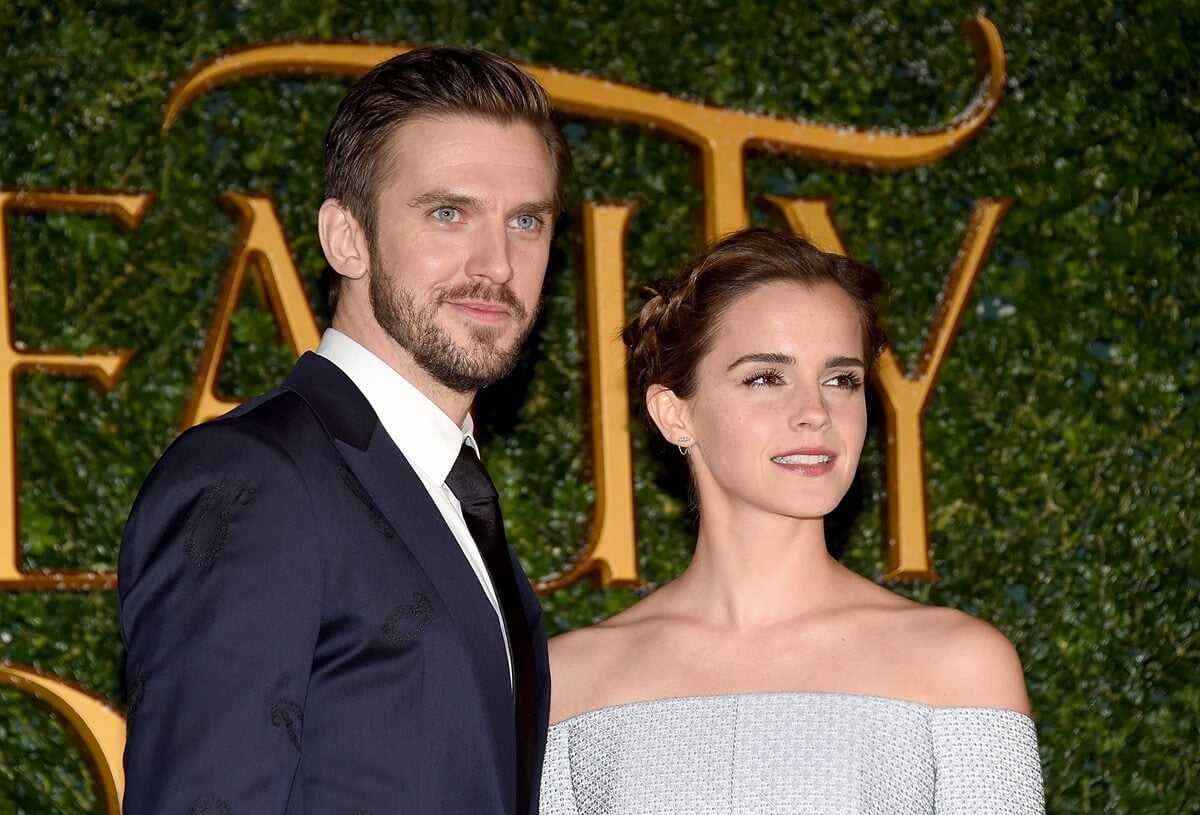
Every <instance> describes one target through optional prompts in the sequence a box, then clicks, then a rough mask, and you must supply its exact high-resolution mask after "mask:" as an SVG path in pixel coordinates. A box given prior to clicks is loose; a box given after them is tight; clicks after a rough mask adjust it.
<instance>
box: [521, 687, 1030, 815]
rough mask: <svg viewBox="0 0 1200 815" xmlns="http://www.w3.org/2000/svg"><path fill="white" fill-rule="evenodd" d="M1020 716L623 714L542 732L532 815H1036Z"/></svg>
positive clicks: (903, 706) (757, 700)
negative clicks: (535, 814)
mask: <svg viewBox="0 0 1200 815" xmlns="http://www.w3.org/2000/svg"><path fill="white" fill-rule="evenodd" d="M1044 812H1045V805H1044V803H1043V796H1042V768H1041V761H1040V759H1039V757H1038V747H1037V734H1036V732H1035V730H1034V725H1033V722H1032V721H1031V720H1030V719H1029V717H1028V716H1025V715H1023V714H1020V713H1016V712H1014V711H1010V710H996V709H992V708H962V707H957V708H942V707H930V706H928V705H923V704H918V703H916V702H906V701H901V700H898V699H887V698H882V697H877V696H854V695H847V694H837V693H763V694H738V695H727V696H689V697H681V698H676V699H662V700H655V701H648V702H634V703H631V704H624V705H617V706H614V707H608V708H602V709H600V710H593V711H590V712H587V713H582V714H580V715H578V716H575V717H573V718H571V719H567V720H565V721H563V722H560V723H558V724H556V725H554V726H553V727H551V728H550V735H549V740H548V743H547V747H546V763H545V768H544V770H543V773H542V797H541V815H668V813H670V815H676V813H689V814H694V815H717V813H721V815H731V814H732V813H737V815H784V813H787V814H788V815H793V813H795V814H797V815H818V813H820V815H826V813H828V815H917V813H921V815H929V814H930V813H936V815H968V813H969V814H970V815H984V814H985V813H988V814H990V813H996V814H997V815H1001V814H1003V815H1009V813H1013V814H1014V815H1041V814H1042V813H1044Z"/></svg>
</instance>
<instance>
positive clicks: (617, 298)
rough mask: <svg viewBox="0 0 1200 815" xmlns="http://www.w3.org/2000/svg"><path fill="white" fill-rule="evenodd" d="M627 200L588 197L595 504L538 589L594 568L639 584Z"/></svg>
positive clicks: (604, 580) (610, 582)
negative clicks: (564, 567) (571, 558)
mask: <svg viewBox="0 0 1200 815" xmlns="http://www.w3.org/2000/svg"><path fill="white" fill-rule="evenodd" d="M633 210H634V207H633V205H632V204H618V205H613V204H594V203H590V202H589V203H586V204H584V208H583V241H584V246H585V247H586V252H587V259H586V274H587V333H588V376H589V386H590V388H591V397H592V404H591V413H592V461H593V467H594V468H595V478H596V510H595V516H594V519H593V525H592V534H591V538H590V539H589V541H588V545H587V546H586V547H585V548H584V551H583V555H582V557H581V558H580V560H579V561H578V563H577V564H576V565H575V566H574V567H573V568H572V569H571V570H570V571H568V572H567V573H566V574H564V575H561V576H557V577H551V578H548V579H546V580H543V581H540V582H539V583H538V585H537V590H538V591H539V592H541V593H543V594H549V593H550V592H553V591H557V590H558V589H560V588H562V587H563V586H567V585H570V584H571V583H574V582H575V581H576V580H578V579H579V578H580V577H582V576H583V575H585V574H587V573H588V572H591V571H598V572H599V575H600V585H602V586H613V587H627V586H636V585H639V584H640V583H641V578H640V577H639V576H638V570H637V538H636V532H635V531H634V517H635V512H634V502H633V457H632V454H631V452H630V439H629V384H628V380H627V379H626V376H625V346H624V344H623V343H622V342H621V339H620V332H621V328H622V326H624V324H625V251H624V242H625V229H626V227H627V226H628V224H629V217H630V216H631V215H632V214H633Z"/></svg>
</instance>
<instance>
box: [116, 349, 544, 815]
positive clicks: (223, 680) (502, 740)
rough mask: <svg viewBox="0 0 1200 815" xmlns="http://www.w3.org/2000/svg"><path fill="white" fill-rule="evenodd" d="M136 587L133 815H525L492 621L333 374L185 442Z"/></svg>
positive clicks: (129, 669)
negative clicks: (519, 808)
mask: <svg viewBox="0 0 1200 815" xmlns="http://www.w3.org/2000/svg"><path fill="white" fill-rule="evenodd" d="M514 565H515V560H514ZM516 568H518V569H519V566H517V567H516ZM119 569H120V583H119V591H120V616H121V635H122V638H123V640H124V642H125V647H126V652H127V664H126V683H127V695H128V720H129V731H128V742H127V745H126V749H125V773H126V790H125V813H126V815H143V814H146V815H161V814H162V813H180V815H183V813H194V814H195V815H202V813H209V814H210V815H217V814H218V813H220V814H221V815H224V814H225V813H236V815H266V813H288V814H289V815H292V814H294V813H316V815H337V813H347V815H357V814H358V813H374V815H385V813H420V815H428V814H429V813H455V814H456V815H461V814H462V813H471V815H481V814H482V813H511V815H527V813H525V812H521V813H517V811H516V810H517V804H516V800H517V797H518V796H517V778H516V776H517V763H516V739H515V735H514V724H513V715H514V714H513V698H512V692H511V687H510V684H509V674H508V665H507V658H506V656H505V649H504V642H503V640H502V635H501V630H500V627H499V623H498V621H497V618H496V612H495V611H494V610H493V608H492V606H491V604H490V603H489V602H488V600H487V598H486V596H485V595H484V593H483V590H482V589H481V588H480V586H479V581H478V580H477V578H476V577H475V574H474V572H473V571H472V570H471V567H470V565H469V564H468V563H467V561H466V559H465V558H464V557H463V555H462V551H461V549H460V548H459V546H458V544H457V542H456V541H455V539H454V536H453V534H452V533H451V532H450V530H449V528H448V527H447V526H446V523H445V521H444V520H443V519H442V516H441V515H440V513H439V512H438V509H437V507H436V506H435V505H434V503H433V501H432V499H431V498H430V497H429V495H428V493H427V492H426V491H425V488H424V486H423V485H422V484H421V482H420V480H419V479H418V477H417V475H416V473H415V472H414V471H413V469H412V467H411V466H410V465H409V463H408V461H407V460H406V459H405V458H404V456H403V455H402V454H401V453H400V451H399V449H398V448H397V447H396V446H395V444H394V443H393V442H392V440H391V438H390V437H389V436H388V435H387V433H386V432H385V430H384V429H383V426H382V425H381V424H380V423H379V420H378V418H377V417H376V415H375V412H374V411H373V410H372V409H371V407H370V405H369V404H368V403H367V401H366V399H365V398H364V397H363V395H362V394H361V393H360V392H359V391H358V389H357V388H355V387H354V385H353V384H352V383H351V382H350V380H349V379H348V378H347V377H346V376H345V375H344V374H343V373H342V372H341V371H340V370H339V369H338V368H337V366H335V365H333V364H332V363H331V362H329V361H328V360H326V359H324V358H322V357H319V356H317V355H315V354H306V355H305V356H304V357H302V358H301V359H300V361H299V362H298V363H297V365H296V367H295V369H294V370H293V371H292V373H291V375H290V376H289V377H288V379H287V381H286V382H284V384H283V385H282V386H281V387H280V388H279V389H277V390H275V391H273V392H272V393H269V394H267V395H265V396H262V397H260V398H258V399H255V400H254V401H253V402H250V403H247V404H246V405H243V406H242V407H240V408H238V409H237V410H235V411H233V412H232V413H230V414H228V415H226V416H224V417H222V418H220V419H218V420H216V421H213V422H209V423H207V424H204V425H201V426H200V427H197V428H194V429H192V430H190V431H188V432H186V433H184V434H183V435H182V436H180V437H179V439H177V440H176V441H175V443H174V444H172V445H171V447H170V449H168V450H167V452H166V454H164V455H163V457H162V459H161V460H160V461H159V463H158V465H157V466H156V467H155V468H154V470H153V472H152V473H151V474H150V476H149V478H148V479H147V481H146V483H145V485H144V486H143V488H142V491H141V494H140V495H139V496H138V500H137V502H136V504H135V505H134V508H133V512H132V514H131V515H130V518H129V523H128V525H127V527H126V530H125V537H124V541H123V543H122V546H121V553H120V567H119ZM518 582H519V583H520V585H521V592H522V599H523V602H524V605H525V610H526V617H527V619H528V621H529V627H530V631H531V632H533V639H534V643H533V652H534V659H535V663H536V670H537V680H538V686H539V702H540V704H539V722H538V727H537V732H538V737H537V740H536V755H535V756H534V757H533V760H532V762H531V764H532V767H533V768H534V769H533V771H532V773H533V775H532V777H531V778H528V779H525V783H526V784H528V785H529V789H530V790H531V793H530V794H531V796H532V800H531V803H530V805H529V813H536V811H537V804H538V798H537V790H538V786H539V783H540V767H541V759H542V753H543V751H544V748H545V734H546V721H547V716H548V709H549V691H550V680H549V670H548V667H547V659H546V638H545V633H544V629H543V625H542V614H541V609H540V607H539V605H538V602H537V598H536V597H535V595H534V594H533V591H532V590H531V588H530V587H529V584H528V581H526V580H523V579H520V580H519V581H518Z"/></svg>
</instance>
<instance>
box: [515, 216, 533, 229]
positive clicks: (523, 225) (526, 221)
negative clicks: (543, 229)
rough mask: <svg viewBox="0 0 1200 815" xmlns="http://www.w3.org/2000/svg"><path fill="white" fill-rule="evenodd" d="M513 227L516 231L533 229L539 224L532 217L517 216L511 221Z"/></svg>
mask: <svg viewBox="0 0 1200 815" xmlns="http://www.w3.org/2000/svg"><path fill="white" fill-rule="evenodd" d="M512 222H513V226H515V227H516V228H517V229H534V228H535V227H537V226H538V224H539V223H540V222H539V221H538V219H537V218H535V217H533V216H532V215H518V216H517V217H516V218H513V220H512Z"/></svg>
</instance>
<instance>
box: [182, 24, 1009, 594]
mask: <svg viewBox="0 0 1200 815" xmlns="http://www.w3.org/2000/svg"><path fill="white" fill-rule="evenodd" d="M966 30H967V33H968V35H969V37H970V39H971V42H972V44H973V46H974V49H975V55H976V66H977V71H978V75H979V80H980V81H979V86H978V89H977V92H976V94H975V97H974V99H973V100H972V101H971V103H970V104H968V105H967V107H966V108H965V109H964V110H963V112H962V113H961V114H960V115H959V116H958V117H956V118H955V119H954V120H953V121H951V122H950V123H949V124H947V125H945V126H944V127H940V128H937V129H932V130H928V131H924V132H897V131H890V130H853V129H849V128H844V127H837V126H832V125H827V124H817V123H812V122H807V121H803V120H797V119H781V118H776V117H773V116H769V115H764V114H757V113H750V112H746V111H738V110H728V109H724V108H718V107H713V106H711V105H706V104H701V103H695V102H688V101H684V100H681V99H673V98H671V97H668V96H664V95H662V94H659V93H654V92H652V91H647V90H643V89H640V88H634V87H630V86H628V85H622V84H618V83H614V82H610V81H607V80H603V79H599V78H596V77H589V76H581V75H577V74H570V73H566V72H563V71H559V70H557V69H555V68H542V67H537V66H529V65H523V66H521V67H522V68H524V69H525V70H526V71H528V72H529V73H530V74H532V75H533V76H534V77H535V78H536V79H537V80H538V81H539V82H541V83H542V85H543V86H544V87H545V88H546V90H547V92H548V93H549V94H550V96H551V97H552V98H553V100H554V103H555V105H556V107H557V108H558V109H559V110H561V111H563V112H565V113H568V114H575V115H580V116H587V117H593V118H598V119H603V120H607V121H620V122H629V123H633V124H638V125H643V126H649V127H654V128H661V129H662V130H664V131H666V132H668V133H671V134H672V135H674V136H676V137H678V138H680V139H682V140H683V141H685V142H687V143H688V144H690V145H692V146H694V147H696V148H697V149H698V150H699V153H700V163H701V168H702V176H703V190H704V214H705V237H706V238H707V239H712V238H714V237H717V236H719V235H722V234H725V233H728V232H731V231H733V230H736V229H740V228H742V227H744V226H746V225H747V224H748V223H749V217H748V213H747V208H746V195H745V177H744V176H745V167H744V162H745V154H746V151H747V149H751V148H763V147H769V148H773V149H777V150H783V151H785V152H789V153H792V154H794V155H797V156H800V157H802V158H807V159H816V160H821V161H831V162H841V163H844V164H849V165H854V166H861V167H886V168H905V167H913V166H917V165H921V164H927V163H930V162H933V161H936V160H937V159H939V158H941V157H943V156H946V155H948V154H950V153H953V152H954V151H956V150H959V149H961V148H962V147H963V146H964V145H965V144H966V143H967V141H968V140H969V139H970V138H971V137H973V136H974V135H975V134H976V133H978V131H979V130H980V128H981V127H982V126H983V125H984V124H985V123H986V122H987V121H988V119H989V118H990V117H991V115H992V114H993V113H994V112H995V110H996V107H997V106H998V105H999V102H1000V99H1001V96H1002V94H1003V87H1004V76H1005V59H1004V47H1003V43H1002V42H1001V39H1000V35H999V32H998V31H997V30H996V28H995V26H994V25H993V24H992V23H991V22H990V21H989V20H987V19H986V18H984V17H976V18H974V19H972V20H970V21H968V23H967V25H966ZM408 50H410V48H409V47H395V46H383V45H356V44H330V43H285V44H277V45H259V46H252V47H249V48H246V49H243V50H239V51H233V52H230V53H226V54H222V55H220V56H218V57H215V58H214V59H212V60H210V61H209V62H207V63H205V64H203V65H201V66H199V67H198V68H197V69H195V70H194V71H193V72H192V73H191V74H190V75H189V76H187V77H186V78H185V79H184V80H183V81H182V82H181V83H180V84H179V86H178V87H177V88H176V90H175V92H174V93H173V94H172V95H171V98H170V100H169V101H168V104H167V109H166V114H165V116H164V127H169V126H170V125H171V124H172V123H173V122H175V121H176V119H177V118H178V116H179V115H180V113H181V112H182V110H183V109H184V108H185V107H186V106H187V105H188V104H190V103H191V102H192V101H193V100H195V99H196V98H197V97H198V96H200V95H201V94H203V93H204V92H205V91H207V90H209V89H211V88H214V87H217V86H220V85H224V84H228V83H230V82H234V81H237V80H240V79H245V78H247V77H251V76H260V75H264V74H278V73H299V74H309V75H316V74H320V75H338V76H347V77H355V76H359V75H361V74H362V73H364V72H366V71H367V70H369V69H370V68H371V67H372V66H374V65H376V64H377V63H379V62H381V61H383V60H386V59H388V58H390V57H392V56H395V55H396V54H400V53H404V52H405V51H408ZM794 203H795V204H796V206H803V202H794ZM776 205H777V206H780V207H781V208H782V209H784V211H785V214H787V205H786V204H784V203H782V202H776ZM1006 207H1007V203H1004V202H1001V201H986V200H985V201H981V202H979V204H978V205H977V211H976V215H975V216H974V217H973V220H972V223H971V225H970V227H969V229H968V235H967V238H966V240H965V242H964V250H965V251H966V256H965V260H964V256H960V259H959V263H958V264H957V265H956V267H955V269H954V270H953V271H952V273H951V275H950V281H949V283H948V284H947V287H946V290H944V291H943V292H942V298H941V302H944V303H946V304H947V306H948V307H946V308H943V309H942V310H941V311H940V312H939V314H938V315H937V316H936V317H935V319H934V321H933V324H932V326H931V329H930V332H929V340H928V343H927V350H929V349H930V348H932V349H933V350H934V351H936V354H935V355H934V356H929V357H926V356H923V357H922V361H921V362H919V363H918V366H917V368H916V370H914V371H913V372H911V373H905V372H904V370H903V368H902V367H901V366H900V365H899V362H898V360H897V359H896V357H895V354H894V352H893V351H892V350H891V349H890V348H889V349H887V350H886V351H885V352H884V357H883V360H882V365H881V371H880V376H879V377H878V378H877V380H876V381H877V383H878V386H879V388H880V390H881V391H882V395H883V401H884V404H885V406H886V409H887V416H888V430H887V432H888V439H887V451H888V456H887V469H888V484H889V490H888V550H887V551H888V567H889V568H888V572H887V577H889V578H909V579H923V580H932V579H934V578H935V577H936V575H935V573H934V570H933V566H932V563H931V559H930V553H929V535H928V524H927V510H926V503H925V492H924V463H923V458H922V456H923V453H922V450H923V443H922V425H921V417H922V416H923V414H924V411H925V409H926V407H927V406H928V404H929V401H930V396H931V394H932V388H933V384H934V382H935V381H936V377H937V373H938V371H939V370H940V368H941V365H942V363H943V362H944V360H945V355H946V351H947V350H948V348H949V345H950V342H951V340H952V339H953V336H954V332H955V330H956V329H957V326H958V323H959V319H960V318H961V315H962V312H963V308H964V307H965V304H966V301H967V298H968V296H969V294H970V290H971V287H972V284H973V283H974V280H975V279H976V277H977V276H978V273H979V271H980V269H981V268H982V264H983V261H984V260H985V259H986V256H987V252H988V249H989V248H990V245H991V242H992V240H993V238H994V235H995V230H996V228H997V227H998V225H999V222H1000V219H1001V217H1002V216H1003V213H1004V210H1005V208H1006ZM629 215H630V211H629V210H625V209H623V208H622V207H605V206H594V205H591V204H589V205H588V208H587V209H586V210H585V218H584V229H585V236H584V237H585V242H586V256H587V268H586V275H587V282H586V288H587V293H588V297H589V302H588V335H589V337H590V340H589V366H590V377H591V384H592V386H593V388H595V387H601V388H603V389H604V391H603V392H602V393H599V394H595V395H594V397H593V400H592V406H591V407H592V425H593V434H592V435H593V444H592V449H593V461H594V468H595V481H596V515H595V519H594V523H593V528H592V534H591V537H590V539H589V541H588V542H587V544H586V546H585V547H584V548H583V551H582V553H581V556H580V557H579V558H578V559H577V561H576V562H575V564H574V565H573V566H572V567H571V568H570V569H568V570H566V571H565V572H564V573H562V574H559V575H553V576H551V577H549V578H547V579H545V580H543V581H541V582H540V583H539V584H538V589H539V591H542V592H549V591H553V590H556V589H558V588H561V587H562V586H565V585H568V584H569V583H571V582H573V581H575V580H578V579H579V578H580V577H582V576H583V575H585V574H588V573H591V572H598V573H599V576H600V581H601V584H602V585H605V586H632V585H637V584H638V583H640V579H639V576H638V571H637V547H636V539H635V533H634V529H633V521H632V516H631V515H626V514H625V513H630V512H631V511H632V508H633V504H632V485H633V465H632V459H631V456H630V453H629V449H630V437H629V417H628V409H627V408H620V407H618V406H619V405H628V402H629V394H628V383H627V381H626V380H625V379H624V378H623V377H622V376H618V375H616V373H615V372H616V371H620V370H623V368H624V360H625V357H624V348H623V346H622V345H621V344H620V342H619V340H617V339H616V337H617V335H618V333H619V329H620V326H621V324H622V323H623V321H624V319H625V308H624V304H623V298H622V301H621V303H620V306H619V307H617V306H616V304H615V303H614V301H613V299H612V298H613V294H614V292H620V291H621V289H619V288H618V286H620V287H621V288H623V281H624V271H625V267H624V230H625V226H626V225H627V222H628V218H629ZM789 223H791V225H792V228H793V230H795V231H797V232H798V233H801V234H807V235H808V236H809V237H811V238H813V239H814V241H816V242H817V243H819V244H821V245H824V246H826V247H828V248H832V249H835V250H836V251H844V249H843V248H842V244H841V241H840V239H838V240H832V239H829V236H833V235H836V229H834V228H833V225H832V221H829V220H828V219H827V220H826V221H824V222H820V223H818V222H817V221H814V222H813V223H812V224H811V227H809V226H805V224H804V222H803V220H802V219H796V218H791V217H789ZM809 228H812V229H816V230H818V231H819V232H814V233H809V232H807V231H806V230H807V229H809ZM597 338H600V339H597ZM604 338H607V339H604ZM212 358H213V357H212V355H211V353H209V352H206V355H205V360H206V365H205V370H206V371H207V370H209V366H208V361H209V360H211V359H212ZM210 381H211V379H209V378H207V375H206V379H205V381H204V382H201V383H200V386H199V387H200V392H199V393H198V395H197V396H196V397H194V400H193V402H196V401H205V400H207V401H210V402H212V401H214V400H217V399H218V397H216V395H215V393H213V392H212V391H211V389H210V385H209V384H207V383H208V382H210ZM192 415H194V414H192Z"/></svg>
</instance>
